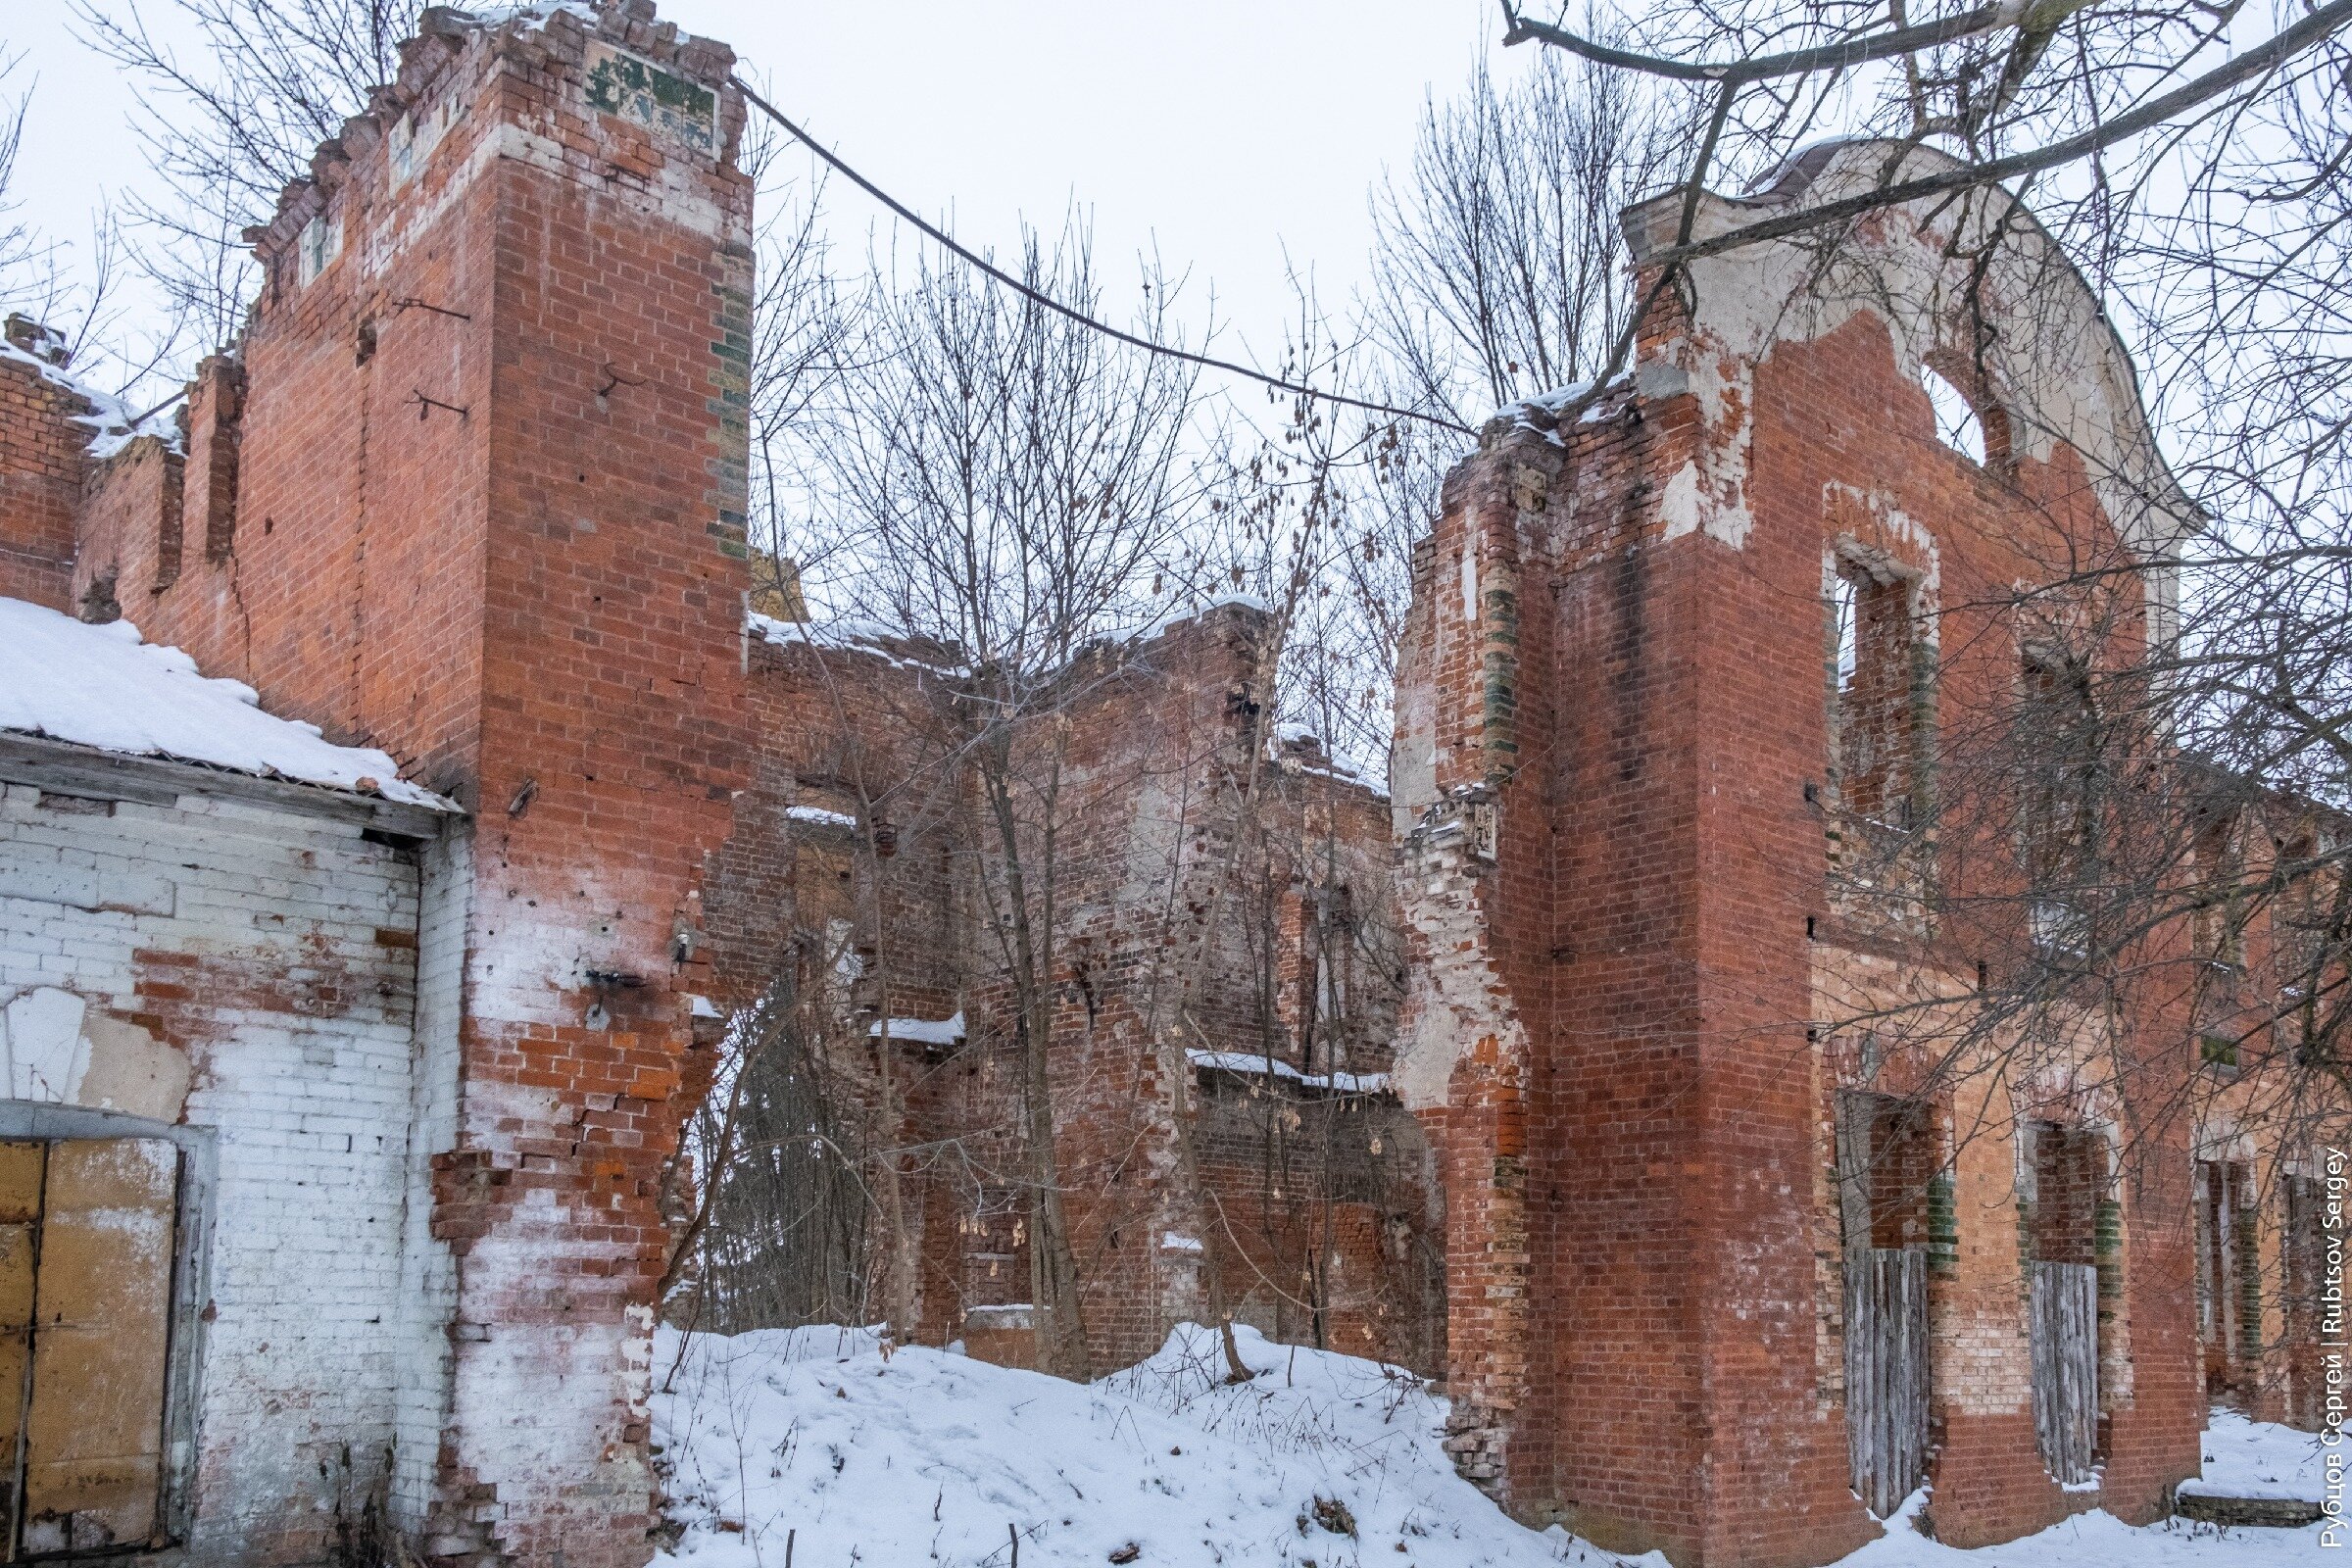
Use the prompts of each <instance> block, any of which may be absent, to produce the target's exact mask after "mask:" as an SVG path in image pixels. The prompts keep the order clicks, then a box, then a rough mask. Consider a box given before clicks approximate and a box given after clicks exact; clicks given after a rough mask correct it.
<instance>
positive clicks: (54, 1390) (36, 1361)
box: [0, 1138, 179, 1557]
mask: <svg viewBox="0 0 2352 1568" xmlns="http://www.w3.org/2000/svg"><path fill="white" fill-rule="evenodd" d="M178 1175H179V1153H178V1151H176V1150H174V1149H173V1148H172V1146H171V1145H170V1144H168V1143H164V1142H162V1141H160V1140H155V1139H143V1138H108V1139H76V1140H72V1141H67V1142H60V1143H56V1144H52V1145H51V1146H50V1148H49V1156H48V1170H47V1173H46V1178H45V1180H44V1181H43V1183H42V1201H41V1213H40V1238H39V1249H40V1251H39V1266H38V1268H37V1270H36V1271H35V1277H34V1290H33V1329H32V1379H31V1397H30V1398H29V1400H27V1401H26V1403H25V1470H24V1474H25V1492H24V1504H23V1507H22V1510H21V1512H22V1516H23V1523H22V1526H21V1534H20V1536H19V1541H20V1543H21V1554H22V1555H24V1556H27V1557H34V1556H47V1555H53V1554H56V1553H61V1552H86V1551H98V1550H105V1549H108V1548H113V1549H116V1550H122V1549H126V1548H135V1547H139V1546H145V1545H149V1544H155V1543H156V1538H157V1537H158V1535H159V1534H160V1530H159V1525H160V1523H161V1520H160V1518H159V1513H160V1508H159V1502H160V1492H161V1484H162V1480H163V1451H164V1420H163V1413H164V1372H165V1360H166V1356H167V1353H168V1351H169V1349H170V1334H171V1321H172V1231H173V1226H174V1221H175V1219H176V1215H177V1207H178V1204H177V1189H178ZM4 1375H5V1374H4V1369H0V1376H4Z"/></svg>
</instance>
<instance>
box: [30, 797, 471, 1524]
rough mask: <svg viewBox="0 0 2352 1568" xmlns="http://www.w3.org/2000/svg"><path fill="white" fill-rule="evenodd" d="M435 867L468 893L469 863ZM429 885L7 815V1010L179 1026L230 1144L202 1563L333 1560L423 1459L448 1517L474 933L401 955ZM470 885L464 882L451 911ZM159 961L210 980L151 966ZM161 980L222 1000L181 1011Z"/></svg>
mask: <svg viewBox="0 0 2352 1568" xmlns="http://www.w3.org/2000/svg"><path fill="white" fill-rule="evenodd" d="M423 858H425V859H428V860H431V861H433V862H434V864H435V866H436V869H437V870H438V871H440V872H444V873H447V872H449V871H450V870H451V859H450V853H449V852H447V851H444V850H440V849H437V848H436V849H434V850H429V851H427V852H426V853H425V855H424V857H423ZM418 862H419V857H418V856H417V855H416V854H414V853H408V852H403V851H399V850H395V849H391V848H388V847H385V846H381V845H377V844H371V843H368V842H367V841H365V840H363V839H362V838H361V836H360V831H359V829H358V828H357V827H354V826H347V825H343V824H339V823H333V822H328V821H324V820H319V819H314V818H309V817H302V816H295V815H291V814H288V813H284V812H280V811H276V810H272V809H268V808H264V807H260V806H256V805H251V804H247V803H241V802H229V801H224V800H219V799H202V800H200V799H196V798H193V797H188V798H183V799H182V801H181V803H180V805H179V806H178V807H177V808H164V807H151V806H142V805H137V804H132V803H127V802H118V803H115V804H114V806H113V809H112V811H111V812H109V813H103V814H93V813H91V812H89V811H87V810H67V809H56V808H55V807H54V806H44V805H42V804H41V801H40V797H39V795H38V793H37V792H36V791H33V790H30V789H26V788H23V787H20V786H8V787H6V788H5V792H4V793H0V1004H5V1002H6V1001H7V1000H8V999H9V998H10V997H11V996H14V995H16V994H18V993H21V992H23V991H25V990H28V989H31V988H33V987H39V986H54V987H62V988H64V989H67V990H71V991H73V992H75V993H77V994H78V995H79V996H81V997H82V998H83V999H84V1000H85V1002H86V1003H87V1004H88V1005H89V1007H90V1009H91V1010H92V1011H93V1012H96V1011H98V1010H99V1009H109V1010H112V1011H114V1012H115V1013H117V1014H119V1015H122V1016H126V1017H128V1016H133V1015H142V1014H158V1013H160V1014H162V1015H163V1016H164V1017H165V1018H166V1019H167V1021H168V1027H167V1030H166V1036H167V1038H172V1036H173V1035H175V1034H184V1036H185V1038H183V1039H179V1040H177V1041H176V1043H178V1044H182V1045H184V1046H185V1047H186V1048H187V1049H188V1054H189V1057H190V1063H191V1066H192V1068H193V1080H192V1085H193V1086H192V1089H191V1092H190V1094H189V1097H188V1100H187V1104H186V1110H185V1113H184V1116H183V1117H182V1119H183V1120H184V1121H185V1122H187V1123H188V1124H191V1125H197V1126H205V1127H210V1128H213V1129H215V1130H216V1134H217V1139H218V1148H219V1185H218V1187H217V1189H216V1201H215V1205H214V1216H215V1218H214V1226H213V1234H212V1237H211V1272H210V1286H211V1299H212V1321H211V1322H209V1323H208V1324H206V1325H204V1327H203V1330H202V1332H203V1336H204V1338H203V1360H202V1372H201V1385H200V1386H201V1394H200V1397H199V1404H198V1410H199V1415H198V1421H199V1426H198V1452H199V1458H198V1463H197V1492H196V1519H195V1524H194V1528H193V1531H192V1536H191V1540H190V1543H189V1544H190V1546H191V1548H192V1549H193V1552H194V1553H195V1555H197V1556H198V1557H199V1558H200V1559H209V1560H216V1561H229V1560H235V1561H241V1562H268V1561H300V1560H306V1559H311V1558H315V1557H319V1556H323V1555H325V1550H324V1549H322V1548H328V1547H330V1546H331V1543H332V1537H333V1532H334V1530H335V1527H336V1524H337V1521H338V1519H340V1520H341V1521H343V1522H344V1523H347V1524H348V1525H350V1526H352V1527H355V1528H356V1526H357V1525H358V1522H359V1515H360V1510H361V1508H362V1507H363V1506H364V1505H365V1502H366V1500H367V1497H368V1491H369V1488H370V1487H371V1486H372V1485H373V1484H374V1483H375V1481H376V1479H377V1478H378V1476H379V1475H380V1474H381V1472H382V1469H383V1466H384V1464H385V1463H386V1461H387V1458H388V1457H389V1455H390V1454H391V1453H392V1450H393V1446H394V1440H395V1437H396V1436H397V1437H398V1439H399V1449H400V1454H399V1463H398V1466H397V1471H398V1477H397V1484H396V1485H395V1487H394V1496H395V1503H396V1511H397V1513H398V1514H399V1515H401V1516H403V1518H402V1522H404V1523H414V1522H415V1521H416V1520H417V1518H418V1516H419V1515H420V1514H421V1510H422V1507H423V1504H424V1501H425V1497H426V1495H427V1493H428V1492H429V1486H430V1478H431V1469H432V1462H433V1449H434V1445H435V1443H436V1441H437V1438H438V1420H437V1413H438V1411H439V1410H440V1409H441V1408H443V1407H445V1405H446V1399H447V1394H446V1382H447V1376H446V1364H445V1363H446V1358H447V1351H446V1339H445V1333H444V1328H445V1325H446V1322H447V1302H448V1299H449V1296H450V1286H449V1274H450V1266H449V1262H448V1258H447V1255H446V1253H445V1251H444V1250H441V1249H439V1248H438V1246H437V1244H434V1243H432V1242H431V1240H430V1237H429V1233H428V1231H427V1228H426V1227H427V1216H428V1215H429V1211H430V1189H429V1175H430V1169H429V1163H428V1162H429V1158H430V1154H431V1153H432V1152H433V1151H434V1150H436V1149H443V1148H447V1147H448V1137H449V1132H450V1121H451V1111H450V1108H449V1101H450V1099H451V1098H452V1097H454V1093H455V1067H454V1060H455V1052H456V1040H457V1026H456V971H457V963H458V950H459V946H460V945H461V944H462V941H463V922H462V918H453V919H449V920H446V921H443V922H440V923H439V925H438V926H437V927H436V928H435V929H434V930H433V931H432V932H431V933H429V935H428V937H427V940H426V941H425V942H424V943H423V944H422V946H421V948H420V949H419V948H412V947H410V946H406V945H401V944H399V943H397V942H386V941H384V940H381V938H380V937H379V933H385V932H390V933H407V934H409V935H410V936H414V935H415V934H416V933H417V927H418V907H419V896H420V889H419V880H420V867H419V863H418ZM451 885H452V884H450V883H444V882H440V881H439V880H438V878H436V886H435V891H434V894H433V897H434V898H435V900H436V902H437V903H439V904H441V905H442V906H443V907H450V906H451V904H452V903H453V901H454V900H455V899H456V898H457V895H456V894H454V893H451V892H447V891H444V890H445V889H446V888H448V887H450V886H451ZM156 953H163V954H173V955H183V956H197V957H200V958H201V959H202V960H203V963H202V966H201V967H196V968H180V969H178V970H176V971H175V972H173V971H171V970H168V969H166V968H164V967H161V966H158V965H156V964H155V963H154V962H153V961H152V960H148V961H145V962H143V961H142V959H141V957H140V955H141V954H150V955H152V954H156ZM420 956H421V958H422V963H423V968H424V971H425V973H426V977H427V985H428V991H429V994H430V996H431V998H432V1001H431V1003H430V1004H429V1005H428V1006H427V1007H426V1013H427V1017H428V1020H429V1023H430V1031H429V1032H430V1038H429V1040H428V1042H427V1043H426V1045H425V1046H424V1048H423V1049H421V1050H420V1049H419V1047H418V1042H417V1007H418V1002H417V989H418V988H417V976H418V968H419V957H420ZM143 976H144V977H145V978H146V979H148V980H149V981H150V982H152V981H154V980H157V979H159V978H160V979H162V980H164V981H166V982H174V981H176V982H180V983H185V984H188V985H190V986H192V987H193V988H194V993H195V994H194V996H193V997H192V998H190V999H189V1000H186V1001H174V1002H161V1003H159V1002H158V1001H157V1000H156V999H155V997H154V996H153V995H152V994H149V995H142V993H141V990H140V983H141V979H142V977H143ZM346 1453H348V1456H349V1457H348V1461H347V1460H346V1458H345V1455H346Z"/></svg>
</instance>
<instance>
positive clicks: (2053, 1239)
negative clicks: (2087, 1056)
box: [2026, 1122, 2107, 1486]
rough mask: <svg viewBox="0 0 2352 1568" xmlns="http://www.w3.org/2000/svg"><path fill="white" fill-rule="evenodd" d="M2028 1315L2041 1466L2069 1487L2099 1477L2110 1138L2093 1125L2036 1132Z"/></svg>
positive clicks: (2044, 1126)
mask: <svg viewBox="0 0 2352 1568" xmlns="http://www.w3.org/2000/svg"><path fill="white" fill-rule="evenodd" d="M2033 1159H2034V1202H2033V1208H2032V1211H2031V1214H2030V1223H2029V1225H2028V1240H2029V1242H2030V1243H2031V1245H2032V1247H2033V1256H2032V1258H2031V1259H2029V1260H2028V1262H2027V1264H2026V1272H2027V1311H2028V1314H2029V1320H2030V1325H2031V1333H2030V1339H2031V1348H2032V1351H2033V1360H2034V1437H2035V1439H2036V1441H2037V1443H2038V1444H2039V1446H2040V1448H2041V1457H2042V1462H2043V1464H2044V1465H2046V1466H2047V1467H2048V1469H2049V1472H2050V1475H2051V1476H2052V1477H2053V1478H2055V1479H2056V1480H2057V1481H2058V1482H2059V1483H2061V1484H2062V1485H2065V1486H2080V1485H2082V1484H2083V1483H2086V1482H2089V1481H2092V1480H2094V1479H2096V1474H2095V1468H2094V1467H2095V1465H2096V1463H2097V1460H2098V1439H2099V1271H2098V1246H2099V1242H2098V1225H2099V1206H2100V1200H2101V1199H2103V1198H2104V1197H2105V1196H2106V1192H2107V1141H2106V1139H2105V1138H2103V1137H2101V1136H2100V1135H2099V1134H2098V1133H2097V1132H2096V1131H2094V1130H2093V1129H2090V1128H2087V1127H2062V1126H2059V1125H2057V1124H2055V1123H2049V1122H2044V1123H2042V1124H2040V1125H2038V1126H2036V1127H2035V1128H2034V1151H2033Z"/></svg>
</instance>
